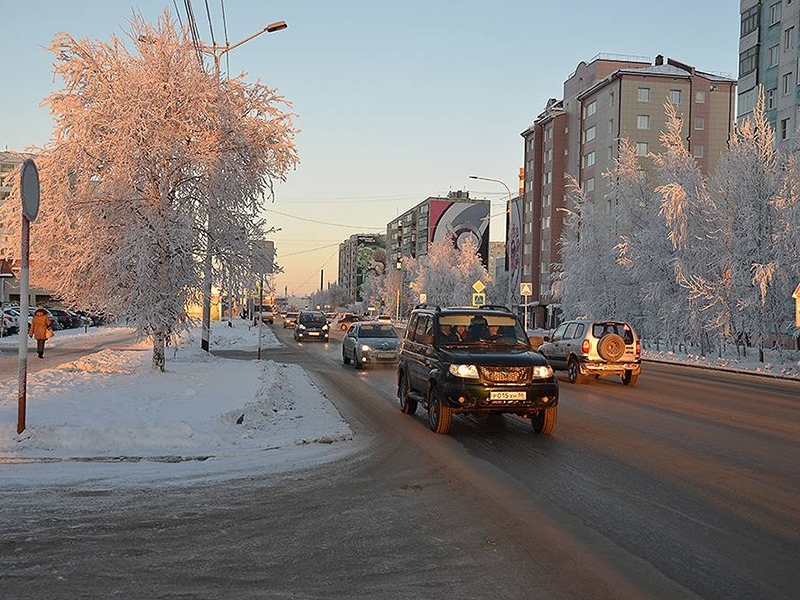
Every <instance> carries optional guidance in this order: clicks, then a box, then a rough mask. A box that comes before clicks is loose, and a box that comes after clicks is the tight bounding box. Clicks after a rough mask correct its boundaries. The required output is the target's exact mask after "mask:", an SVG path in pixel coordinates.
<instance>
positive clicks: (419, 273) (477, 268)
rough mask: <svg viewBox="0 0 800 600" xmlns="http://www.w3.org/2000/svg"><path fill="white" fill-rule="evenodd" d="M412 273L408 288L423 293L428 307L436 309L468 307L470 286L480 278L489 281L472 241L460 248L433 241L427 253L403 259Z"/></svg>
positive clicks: (470, 296) (470, 300)
mask: <svg viewBox="0 0 800 600" xmlns="http://www.w3.org/2000/svg"><path fill="white" fill-rule="evenodd" d="M405 260H406V265H407V267H408V269H409V271H410V272H411V287H412V289H413V290H414V291H415V292H417V293H418V294H423V293H424V294H426V296H427V302H428V303H429V304H437V305H439V306H468V305H471V304H472V292H473V289H472V285H473V284H474V283H475V282H476V281H478V280H479V279H480V280H481V281H483V282H484V283H485V282H486V281H488V280H489V275H488V273H487V272H486V268H485V267H484V266H483V262H482V261H481V257H480V254H478V248H477V247H476V246H475V245H474V244H473V243H472V241H471V240H469V241H467V242H466V243H465V244H464V245H463V247H462V248H461V249H458V248H454V247H453V244H452V243H451V242H450V241H441V242H432V243H431V244H430V246H428V253H427V254H426V255H424V256H420V257H417V258H406V259H405Z"/></svg>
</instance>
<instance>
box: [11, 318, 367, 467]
mask: <svg viewBox="0 0 800 600" xmlns="http://www.w3.org/2000/svg"><path fill="white" fill-rule="evenodd" d="M214 325H215V327H213V328H212V346H213V340H215V339H217V340H221V341H222V340H227V341H228V342H230V341H231V340H234V339H235V340H238V343H231V344H230V345H229V346H228V347H231V348H234V349H236V350H239V349H242V348H248V347H251V345H252V344H253V342H254V340H253V339H252V338H253V337H254V336H256V335H257V329H256V328H252V331H248V329H247V328H235V329H238V331H233V332H227V331H225V330H228V329H234V328H229V327H227V326H217V325H218V324H214ZM198 334H199V332H197V331H195V332H193V334H192V336H186V337H185V338H183V340H182V341H181V342H180V343H179V344H178V345H177V346H176V350H177V355H176V356H173V353H172V352H168V353H167V363H166V372H164V373H157V372H154V371H153V370H152V369H151V368H150V363H151V360H152V353H151V352H149V351H147V350H133V351H128V350H122V351H120V350H103V351H101V352H98V353H95V354H91V355H88V356H86V357H83V358H81V359H80V360H77V361H74V362H71V363H65V364H62V365H60V366H59V367H57V368H55V369H44V370H42V371H39V372H37V373H31V374H30V375H29V379H28V393H27V397H28V402H27V429H26V430H25V431H24V432H23V433H22V434H19V435H18V434H17V433H16V419H17V393H16V392H17V382H16V380H13V381H3V382H0V473H2V478H3V479H5V480H6V481H10V479H9V478H8V477H10V476H12V475H17V476H19V479H20V480H21V481H25V480H26V478H27V477H28V476H29V475H30V474H31V473H32V472H33V471H34V470H36V472H38V473H40V474H42V475H43V476H44V477H45V478H46V479H49V478H51V477H56V478H57V479H63V478H64V477H67V478H69V472H71V471H72V470H75V469H78V470H81V471H82V472H83V473H84V475H78V474H77V473H76V474H75V477H77V478H78V479H80V478H81V477H82V476H89V475H88V474H89V473H90V472H91V473H92V475H91V476H94V474H95V471H94V469H97V468H99V465H100V463H101V462H102V463H104V464H105V465H106V466H105V467H104V468H103V469H101V470H102V471H103V472H107V467H108V466H109V465H110V464H111V463H116V469H117V470H116V471H115V472H114V473H113V475H114V476H115V477H116V476H119V475H120V474H121V472H120V469H127V473H126V475H130V474H132V473H133V472H134V471H137V470H138V469H137V470H131V469H130V467H132V466H133V465H131V464H130V463H148V462H149V463H150V467H149V468H148V469H147V472H148V473H150V472H151V471H152V470H153V466H154V465H155V464H156V463H160V464H161V468H162V470H165V471H163V473H162V475H169V476H170V477H173V476H177V475H179V474H180V473H181V472H186V469H188V470H189V472H191V473H192V474H193V475H195V476H201V475H202V476H204V477H211V476H219V475H222V474H226V475H228V476H230V475H233V474H235V473H240V474H241V471H242V470H243V469H244V470H247V469H253V470H258V471H259V472H264V471H266V472H269V471H270V470H271V469H273V468H275V467H276V465H278V464H281V465H283V466H284V467H287V468H289V467H291V466H292V465H296V464H301V463H303V462H304V461H307V460H315V461H324V460H329V459H330V458H331V457H334V456H335V455H336V454H337V453H341V452H344V451H346V450H345V449H343V448H337V449H333V450H332V449H331V446H332V444H335V443H336V442H342V441H347V440H351V439H352V432H351V430H350V428H349V426H348V425H347V423H346V422H345V421H344V420H342V418H341V416H340V415H339V413H338V411H337V410H336V409H335V407H334V406H333V405H332V404H331V403H330V402H329V401H328V400H327V399H326V398H325V397H324V395H323V394H322V393H321V392H320V390H319V389H317V387H316V386H315V385H314V383H313V382H312V381H311V380H310V379H309V378H308V375H307V374H306V373H305V372H304V371H303V370H302V369H301V368H300V367H298V366H296V365H285V364H279V363H275V362H274V361H256V360H229V359H224V358H218V357H214V356H209V355H207V354H206V353H204V352H202V351H201V350H200V347H199V343H194V341H197V340H199V335H198ZM262 342H264V347H275V346H279V345H280V343H279V342H278V341H277V339H276V338H275V336H274V335H273V334H272V332H271V331H270V330H269V329H268V328H266V327H265V328H264V329H263V330H262ZM256 343H257V341H256ZM315 444H317V445H319V444H321V445H322V446H318V447H317V451H316V452H305V453H299V454H297V453H295V454H293V452H294V451H293V450H292V449H293V448H297V447H303V446H309V445H315ZM310 457H312V458H310ZM49 461H57V463H56V464H50V465H45V464H42V463H43V462H49ZM190 462H194V463H195V464H194V465H193V466H190V465H189V463H190ZM19 463H33V464H19ZM175 463H179V464H175ZM181 465H184V467H181ZM200 465H202V467H201V466H200ZM46 466H49V467H52V468H53V469H56V468H57V470H56V471H53V469H49V470H46V469H44V467H46ZM86 469H90V470H91V471H87V470H86ZM23 471H24V472H25V473H27V474H26V475H22V472H23ZM48 471H49V475H46V474H45V473H46V472H48Z"/></svg>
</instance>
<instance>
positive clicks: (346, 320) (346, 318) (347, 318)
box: [337, 313, 360, 331]
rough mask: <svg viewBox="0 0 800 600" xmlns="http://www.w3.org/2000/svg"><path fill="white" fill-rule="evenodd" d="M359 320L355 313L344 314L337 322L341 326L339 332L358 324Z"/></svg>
mask: <svg viewBox="0 0 800 600" xmlns="http://www.w3.org/2000/svg"><path fill="white" fill-rule="evenodd" d="M359 320H360V319H359V318H358V315H355V314H353V313H344V314H343V315H342V316H341V317H339V320H338V321H337V324H338V325H339V331H346V330H347V329H348V328H349V327H350V325H352V324H353V323H356V322H357V321H359Z"/></svg>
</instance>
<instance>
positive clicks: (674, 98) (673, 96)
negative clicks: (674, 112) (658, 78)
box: [667, 90, 681, 104]
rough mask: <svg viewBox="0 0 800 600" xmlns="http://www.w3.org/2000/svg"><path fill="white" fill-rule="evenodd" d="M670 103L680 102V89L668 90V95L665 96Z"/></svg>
mask: <svg viewBox="0 0 800 600" xmlns="http://www.w3.org/2000/svg"><path fill="white" fill-rule="evenodd" d="M667 97H668V98H669V101H670V103H671V104H680V103H681V91H680V90H670V91H669V95H668V96H667Z"/></svg>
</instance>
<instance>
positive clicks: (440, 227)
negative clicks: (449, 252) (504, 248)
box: [428, 200, 490, 268]
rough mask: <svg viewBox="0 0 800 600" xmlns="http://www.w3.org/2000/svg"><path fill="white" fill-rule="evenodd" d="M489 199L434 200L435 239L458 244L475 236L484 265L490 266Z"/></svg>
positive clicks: (432, 227) (432, 232)
mask: <svg viewBox="0 0 800 600" xmlns="http://www.w3.org/2000/svg"><path fill="white" fill-rule="evenodd" d="M489 206H490V204H489V202H451V201H449V200H431V203H430V214H429V216H430V224H429V226H430V232H429V234H428V239H429V240H430V241H431V242H441V241H444V240H447V241H450V243H452V244H453V247H454V248H458V249H461V248H463V247H464V243H465V242H466V240H468V239H471V240H472V242H473V243H474V244H475V247H476V248H478V251H479V253H480V255H481V261H482V262H483V266H484V267H487V268H488V266H489Z"/></svg>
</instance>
